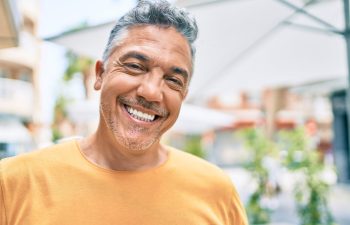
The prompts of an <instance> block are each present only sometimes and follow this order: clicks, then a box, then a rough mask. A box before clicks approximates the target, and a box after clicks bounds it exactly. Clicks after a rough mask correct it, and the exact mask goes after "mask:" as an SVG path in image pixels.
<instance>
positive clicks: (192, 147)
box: [184, 135, 206, 158]
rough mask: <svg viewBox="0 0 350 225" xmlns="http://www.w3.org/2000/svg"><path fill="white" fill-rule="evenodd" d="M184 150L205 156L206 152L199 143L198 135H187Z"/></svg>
mask: <svg viewBox="0 0 350 225" xmlns="http://www.w3.org/2000/svg"><path fill="white" fill-rule="evenodd" d="M184 150H185V151H186V152H188V153H191V154H192V155H195V156H198V157H200V158H205V156H206V154H205V151H204V149H203V147H202V144H201V137H200V136H195V135H193V136H189V137H188V138H187V140H186V143H185V147H184Z"/></svg>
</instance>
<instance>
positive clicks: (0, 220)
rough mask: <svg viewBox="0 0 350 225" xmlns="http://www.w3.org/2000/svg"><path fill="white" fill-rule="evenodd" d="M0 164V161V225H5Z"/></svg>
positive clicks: (0, 164) (0, 163)
mask: <svg viewBox="0 0 350 225" xmlns="http://www.w3.org/2000/svg"><path fill="white" fill-rule="evenodd" d="M1 166H2V162H1V161H0V225H6V224H7V222H6V211H5V202H4V187H3V180H2V175H3V174H2V168H1Z"/></svg>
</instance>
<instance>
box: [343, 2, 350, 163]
mask: <svg viewBox="0 0 350 225" xmlns="http://www.w3.org/2000/svg"><path fill="white" fill-rule="evenodd" d="M343 3H344V19H345V30H344V38H345V44H346V53H347V63H348V65H347V66H348V69H347V71H348V88H347V90H346V111H347V118H348V119H347V122H348V129H347V131H348V137H347V139H348V148H350V147H349V146H350V4H349V0H344V2H343ZM348 150H349V151H350V149H348ZM348 162H350V156H349V158H348Z"/></svg>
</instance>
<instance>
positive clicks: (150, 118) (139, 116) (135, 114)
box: [125, 105, 156, 122]
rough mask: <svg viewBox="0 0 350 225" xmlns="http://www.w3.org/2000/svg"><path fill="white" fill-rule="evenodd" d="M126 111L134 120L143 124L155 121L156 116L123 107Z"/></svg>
mask: <svg viewBox="0 0 350 225" xmlns="http://www.w3.org/2000/svg"><path fill="white" fill-rule="evenodd" d="M125 108H126V111H127V112H128V113H129V114H130V116H132V117H133V118H135V119H138V120H141V121H145V122H152V121H154V120H155V119H156V115H152V114H148V113H144V112H141V111H138V110H136V109H134V108H132V107H130V106H127V105H125Z"/></svg>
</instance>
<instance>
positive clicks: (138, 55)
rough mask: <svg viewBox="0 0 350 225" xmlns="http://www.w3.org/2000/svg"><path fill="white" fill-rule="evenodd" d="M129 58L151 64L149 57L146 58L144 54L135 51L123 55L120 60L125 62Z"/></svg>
mask: <svg viewBox="0 0 350 225" xmlns="http://www.w3.org/2000/svg"><path fill="white" fill-rule="evenodd" d="M128 58H135V59H138V60H140V61H143V62H149V61H150V59H149V57H148V56H146V55H144V54H142V53H139V52H134V51H133V52H128V53H126V54H125V55H122V56H121V57H120V60H121V61H124V60H126V59H128Z"/></svg>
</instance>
